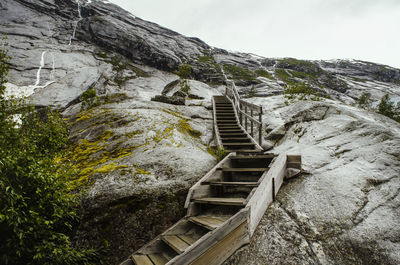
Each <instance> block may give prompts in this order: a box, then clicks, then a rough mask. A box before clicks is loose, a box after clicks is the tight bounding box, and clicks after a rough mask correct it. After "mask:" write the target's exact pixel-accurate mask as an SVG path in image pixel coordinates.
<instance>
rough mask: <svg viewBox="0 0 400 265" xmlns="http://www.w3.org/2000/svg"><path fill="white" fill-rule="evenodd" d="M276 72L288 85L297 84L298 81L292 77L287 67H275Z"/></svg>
mask: <svg viewBox="0 0 400 265" xmlns="http://www.w3.org/2000/svg"><path fill="white" fill-rule="evenodd" d="M275 74H276V76H278V78H279V79H280V80H282V81H284V82H285V83H286V84H288V85H294V84H296V81H293V80H292V79H291V78H292V76H291V75H290V74H289V73H288V71H287V70H285V69H280V68H276V69H275Z"/></svg>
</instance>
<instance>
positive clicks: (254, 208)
mask: <svg viewBox="0 0 400 265" xmlns="http://www.w3.org/2000/svg"><path fill="white" fill-rule="evenodd" d="M285 172H286V155H285V154H281V155H279V156H278V157H277V158H276V159H275V161H274V162H273V163H272V164H271V168H270V169H269V171H268V172H266V173H264V174H263V175H262V177H261V179H262V180H261V182H260V185H259V186H258V188H257V189H256V191H255V193H254V194H253V196H252V197H251V198H250V200H249V202H248V203H247V207H250V208H251V210H250V220H249V232H250V235H253V233H254V231H255V229H256V227H257V225H258V223H259V222H260V220H261V218H262V216H263V215H264V212H265V210H266V209H267V208H268V206H269V204H270V203H271V202H272V201H273V198H274V193H275V194H276V193H277V192H278V190H279V188H280V185H281V184H282V181H283V178H284V176H285ZM273 180H275V181H273ZM277 181H280V184H279V185H277V183H276V182H277ZM273 184H275V186H274V187H275V191H274V188H273Z"/></svg>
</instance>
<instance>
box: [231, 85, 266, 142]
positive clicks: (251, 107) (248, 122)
mask: <svg viewBox="0 0 400 265" xmlns="http://www.w3.org/2000/svg"><path fill="white" fill-rule="evenodd" d="M225 95H226V96H227V97H228V98H229V99H230V100H232V103H233V106H234V108H235V109H236V113H237V115H238V117H239V122H240V125H242V126H243V128H245V130H246V131H247V133H249V134H250V135H251V137H253V138H254V134H255V130H254V129H255V127H257V128H256V131H257V132H258V144H259V145H260V146H261V145H262V138H263V137H262V114H263V109H262V107H261V106H257V105H255V104H252V103H249V102H246V101H244V100H242V99H241V98H240V95H239V93H238V91H237V89H236V85H235V82H234V81H232V80H226V89H225Z"/></svg>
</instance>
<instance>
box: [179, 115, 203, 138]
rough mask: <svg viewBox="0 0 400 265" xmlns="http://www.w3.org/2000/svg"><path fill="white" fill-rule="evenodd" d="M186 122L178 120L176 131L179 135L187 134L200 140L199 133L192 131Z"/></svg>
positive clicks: (185, 120)
mask: <svg viewBox="0 0 400 265" xmlns="http://www.w3.org/2000/svg"><path fill="white" fill-rule="evenodd" d="M188 121H189V120H187V119H180V120H179V121H178V124H177V129H178V131H179V132H181V133H187V134H189V135H190V136H192V137H194V138H200V136H201V132H200V131H198V130H195V129H193V128H192V126H190V124H189V123H188Z"/></svg>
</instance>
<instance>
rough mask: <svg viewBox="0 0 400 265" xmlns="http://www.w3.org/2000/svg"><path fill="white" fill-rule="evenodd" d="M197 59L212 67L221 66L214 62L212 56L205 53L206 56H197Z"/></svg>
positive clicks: (217, 67)
mask: <svg viewBox="0 0 400 265" xmlns="http://www.w3.org/2000/svg"><path fill="white" fill-rule="evenodd" d="M198 61H199V62H200V63H205V64H208V65H210V66H212V67H213V68H215V69H218V70H219V69H220V68H221V66H219V64H217V63H216V62H215V60H214V57H212V56H207V55H206V56H199V59H198Z"/></svg>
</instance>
